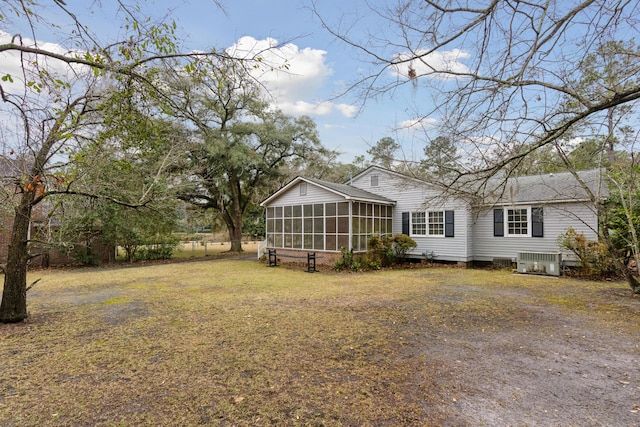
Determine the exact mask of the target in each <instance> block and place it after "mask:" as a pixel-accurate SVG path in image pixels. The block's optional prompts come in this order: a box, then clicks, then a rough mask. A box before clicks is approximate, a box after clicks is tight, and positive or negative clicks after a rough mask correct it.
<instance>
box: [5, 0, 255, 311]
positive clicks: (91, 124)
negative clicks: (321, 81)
mask: <svg viewBox="0 0 640 427" xmlns="http://www.w3.org/2000/svg"><path fill="white" fill-rule="evenodd" d="M99 6H100V2H91V3H87V4H84V5H82V6H77V7H84V8H89V9H93V11H96V12H99V11H97V10H96V9H97V8H99ZM115 7H116V9H117V12H118V15H117V18H118V19H121V22H122V27H121V32H120V33H118V39H115V40H111V41H109V42H104V41H102V40H101V38H100V37H98V36H97V35H96V34H93V33H92V32H91V30H90V29H89V27H88V26H87V25H85V23H83V22H80V21H79V20H78V18H77V14H76V13H74V11H73V10H72V8H71V6H67V5H66V3H65V2H64V1H62V0H56V1H55V4H54V5H50V4H49V5H46V10H47V11H48V12H52V11H53V12H54V13H55V14H56V16H55V22H52V19H51V18H49V17H47V16H45V15H44V13H43V11H44V10H45V6H43V5H42V4H40V3H39V2H37V1H33V0H27V1H25V0H7V1H4V2H2V4H0V23H1V24H2V27H3V28H7V29H13V28H16V29H19V31H21V32H22V33H19V34H14V35H12V36H10V39H9V40H8V41H6V42H5V41H4V39H5V38H6V37H7V33H4V32H2V31H0V37H2V39H3V41H2V42H1V43H0V58H1V59H0V77H1V81H0V101H1V103H0V108H1V110H0V119H1V120H2V134H0V137H1V138H2V148H3V152H2V154H3V156H4V157H5V159H4V162H5V163H7V164H9V165H10V166H9V169H10V170H11V176H10V177H7V176H4V177H3V178H4V182H3V183H7V180H9V181H8V185H9V190H6V199H7V200H9V201H10V202H11V206H12V209H11V217H12V219H13V221H12V230H11V238H10V244H9V249H8V256H7V263H6V267H4V272H5V274H4V288H3V296H2V304H1V305H0V322H19V321H21V320H23V319H25V318H26V317H27V303H26V293H27V289H28V287H27V284H26V271H27V264H28V262H29V260H30V259H31V257H32V255H33V254H32V253H31V252H30V248H31V246H32V244H33V240H34V239H33V236H32V235H31V234H30V233H31V231H30V224H31V219H32V214H33V211H34V208H36V206H38V205H40V204H41V202H43V201H44V200H45V199H47V198H50V197H51V196H52V195H59V194H66V195H77V196H84V197H101V198H103V199H105V200H108V199H110V200H111V201H112V202H116V203H119V204H121V205H122V206H130V207H138V206H142V205H146V204H147V203H149V201H150V200H152V198H153V196H154V191H155V187H154V185H153V183H154V181H153V180H152V181H151V184H152V185H148V186H141V187H140V188H139V190H140V192H139V194H138V197H137V198H131V199H129V200H117V199H116V198H114V197H113V196H110V195H109V193H108V192H106V191H90V192H87V191H83V189H81V188H78V186H77V184H78V180H77V179H76V178H77V176H75V175H74V173H75V172H76V171H77V170H76V171H74V168H73V165H74V162H76V161H77V160H79V159H81V157H78V156H82V152H83V147H86V145H87V144H92V143H95V142H96V139H95V138H94V136H95V135H96V132H97V130H98V129H100V128H101V127H104V126H109V122H108V117H111V118H113V117H116V116H118V114H120V113H122V114H127V112H130V111H132V110H133V109H135V108H131V107H132V106H133V104H137V103H144V102H146V101H147V100H148V99H150V98H163V99H166V100H169V97H167V94H166V92H164V89H165V88H164V87H163V85H162V82H159V81H157V80H155V79H154V78H153V77H152V76H154V73H152V71H153V69H156V68H162V67H170V68H181V67H189V65H190V64H191V63H192V62H194V61H197V60H198V59H199V58H202V57H212V56H215V57H218V58H225V59H228V58H229V55H228V54H227V53H226V52H225V51H217V50H211V51H209V52H202V51H201V52H192V51H187V52H181V50H180V46H179V41H178V40H179V37H178V34H177V33H176V25H175V23H173V22H171V21H170V20H168V19H164V20H160V21H157V22H153V21H150V20H149V19H147V17H146V16H145V14H144V12H143V11H142V10H141V6H140V4H136V5H135V6H132V7H129V6H128V5H127V4H126V3H124V2H123V1H120V0H119V1H117V3H115ZM62 28H65V29H69V30H68V32H66V33H65V32H64V31H62V30H61V29H62ZM51 34H58V35H59V36H62V38H63V40H61V42H64V44H65V45H67V46H72V48H70V49H69V48H63V47H62V45H52V44H47V43H45V42H44V41H43V40H42V39H41V38H40V37H50V35H51ZM251 61H252V59H251V58H243V59H238V60H237V63H238V64H243V63H246V62H251ZM8 64H15V67H13V68H5V67H7V65H8ZM106 87H113V88H115V93H116V94H120V95H118V96H115V94H114V93H113V92H109V91H106V90H105V88H106ZM107 99H109V100H112V101H113V100H119V101H121V102H117V103H114V102H112V103H106V102H105V101H106V100H107ZM106 105H109V107H108V108H107V107H105V106H106ZM120 119H121V120H122V119H123V118H122V117H120ZM125 120H126V118H125ZM164 166H166V165H163V167H164ZM5 170H6V168H5ZM63 171H64V172H63ZM94 190H95V188H94ZM3 198H5V196H4V195H3Z"/></svg>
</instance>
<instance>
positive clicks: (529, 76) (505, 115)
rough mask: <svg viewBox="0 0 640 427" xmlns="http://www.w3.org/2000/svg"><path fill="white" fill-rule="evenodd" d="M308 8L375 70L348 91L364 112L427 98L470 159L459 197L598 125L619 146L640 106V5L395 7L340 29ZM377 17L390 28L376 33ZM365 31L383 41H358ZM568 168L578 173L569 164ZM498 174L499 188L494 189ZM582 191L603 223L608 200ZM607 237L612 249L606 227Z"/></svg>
mask: <svg viewBox="0 0 640 427" xmlns="http://www.w3.org/2000/svg"><path fill="white" fill-rule="evenodd" d="M313 9H314V11H315V13H316V15H317V16H318V17H319V18H320V19H321V20H322V22H323V25H324V26H325V28H327V29H328V30H329V31H330V32H331V33H332V34H334V35H335V36H336V37H338V38H339V39H340V40H342V41H343V42H345V43H347V44H348V45H350V46H351V47H353V48H354V49H356V50H357V51H358V52H360V53H361V55H362V57H363V60H364V61H367V62H368V63H369V64H370V65H371V67H370V69H369V72H368V73H365V74H363V75H361V76H359V77H358V78H357V79H355V81H354V83H353V84H352V85H351V86H350V88H349V90H350V91H358V93H359V95H360V97H361V99H362V100H363V102H367V101H368V100H371V99H372V98H373V97H377V96H385V95H388V96H390V95H392V93H393V92H394V91H396V90H397V89H398V87H400V86H403V85H407V84H408V85H411V87H412V88H413V89H412V90H421V89H422V88H427V89H428V90H426V91H425V93H423V95H424V96H423V97H421V98H426V97H429V96H430V97H431V98H430V101H431V102H430V103H428V104H426V107H425V106H424V105H423V107H424V108H426V109H423V111H421V114H422V117H423V118H424V117H430V118H431V119H437V120H438V121H439V126H438V129H437V131H438V132H439V133H441V134H445V135H449V136H450V137H451V138H452V140H453V141H454V142H455V143H456V145H457V146H458V150H459V152H465V153H466V156H465V157H466V160H467V165H465V166H466V167H461V168H459V169H458V170H457V171H456V172H457V173H456V174H454V176H453V177H452V178H451V177H450V176H448V177H447V178H451V179H447V181H446V182H443V184H444V185H446V186H447V187H448V189H449V190H450V191H454V192H456V194H458V195H464V194H465V187H466V188H477V186H469V181H470V180H472V181H478V182H479V183H481V184H482V185H487V183H489V182H495V183H499V182H502V183H504V182H505V180H506V178H507V177H509V176H511V175H512V174H514V173H515V172H516V171H518V168H519V166H520V165H521V163H522V162H524V161H525V160H526V159H528V158H529V156H532V155H535V153H536V152H537V151H538V150H540V149H543V148H545V147H547V146H551V145H554V146H556V147H558V148H560V151H561V152H562V151H563V145H565V144H567V142H568V141H569V140H571V139H588V138H590V137H592V134H589V133H591V132H593V129H594V126H596V125H601V126H602V127H603V128H604V129H608V130H609V131H607V132H605V133H606V134H607V135H609V141H611V144H613V140H612V139H611V132H610V130H611V129H613V127H615V123H614V122H615V120H616V117H620V115H621V114H623V113H624V114H626V112H627V110H626V109H625V108H626V106H632V105H634V104H635V103H636V102H637V101H638V99H639V98H640V61H638V57H639V55H640V52H639V50H638V49H637V48H636V47H635V46H634V45H633V43H630V40H632V39H633V37H634V36H637V35H638V19H637V17H638V16H639V15H640V4H639V3H638V2H629V1H626V0H613V1H609V0H570V1H559V0H550V1H546V2H529V1H525V0H486V1H480V2H477V1H471V0H447V1H445V0H399V1H389V2H385V3H384V4H383V5H381V4H380V3H376V5H375V9H374V8H373V7H372V8H371V10H370V13H371V14H370V16H365V15H360V16H359V17H358V19H356V20H355V21H348V19H347V17H348V15H345V16H343V17H342V19H341V21H340V22H337V23H333V22H329V21H328V20H327V19H325V18H324V15H323V13H322V10H321V4H320V3H319V2H318V3H315V4H314V6H313ZM371 17H375V19H378V20H382V21H383V23H384V24H380V23H378V25H375V26H372V25H371V23H370V22H369V21H368V19H374V18H371ZM359 24H363V26H364V25H368V26H369V27H372V28H375V29H376V32H375V33H371V32H369V33H366V31H364V32H358V31H357V30H358V29H359V28H360V29H362V27H358V25H359ZM385 29H386V30H385ZM359 34H365V36H363V37H362V38H358V35H359ZM611 67H613V68H611ZM611 70H615V74H611V72H610V71H611ZM390 72H391V73H393V74H394V75H395V76H396V78H395V79H390V78H389V77H388V76H389V74H390ZM613 75H615V76H616V78H615V79H610V78H607V76H609V77H611V76H613ZM612 126H613V127H612ZM607 153H609V154H610V155H609V156H608V157H607V158H605V159H604V160H610V159H612V156H611V154H612V153H613V149H612V146H608V149H607ZM560 156H561V157H562V153H561V154H560ZM563 160H564V166H565V167H566V168H567V169H568V170H569V171H573V172H575V168H574V167H573V165H572V163H571V161H570V160H571V159H570V158H569V157H567V156H564V157H563ZM602 165H603V166H606V163H602ZM498 173H500V176H503V177H504V180H490V179H489V178H491V177H493V176H495V175H496V174H498ZM574 176H575V177H576V179H577V180H578V181H580V180H579V177H578V175H577V174H575V173H574ZM583 184H584V183H583ZM585 190H586V191H587V192H588V194H589V195H590V197H591V199H592V201H593V202H594V203H595V204H596V206H598V210H599V214H600V217H601V218H602V220H603V221H606V211H605V208H604V205H603V204H602V197H601V194H598V193H597V192H595V191H592V189H590V188H588V186H585ZM601 229H602V230H605V233H604V234H605V235H604V236H603V238H604V240H605V242H608V244H609V243H611V241H610V239H609V238H608V237H607V236H606V234H607V233H606V229H607V227H606V225H605V224H604V223H603V224H602V227H601ZM610 246H611V245H610ZM611 249H613V247H611ZM620 268H621V269H622V270H623V271H625V272H626V269H625V268H624V267H623V266H622V265H620ZM628 277H629V278H630V284H631V286H632V287H633V288H634V290H636V291H640V285H639V284H638V282H637V280H634V279H633V278H631V276H628Z"/></svg>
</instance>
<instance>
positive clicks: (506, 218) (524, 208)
mask: <svg viewBox="0 0 640 427" xmlns="http://www.w3.org/2000/svg"><path fill="white" fill-rule="evenodd" d="M513 210H519V211H526V212H527V233H526V234H510V233H509V211H513ZM531 226H532V224H531V206H511V207H505V208H504V235H505V237H531Z"/></svg>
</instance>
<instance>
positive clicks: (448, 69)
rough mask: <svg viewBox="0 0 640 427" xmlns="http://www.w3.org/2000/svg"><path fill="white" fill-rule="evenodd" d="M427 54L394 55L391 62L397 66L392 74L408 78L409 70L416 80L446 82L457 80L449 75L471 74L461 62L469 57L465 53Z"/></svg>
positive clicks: (440, 52)
mask: <svg viewBox="0 0 640 427" xmlns="http://www.w3.org/2000/svg"><path fill="white" fill-rule="evenodd" d="M427 52H428V51H427V50H426V49H417V50H416V51H415V52H411V53H409V52H402V53H398V54H396V55H394V56H393V61H394V62H395V63H396V64H397V65H396V66H395V67H393V68H392V69H393V73H394V74H395V75H397V76H402V77H404V78H409V69H412V70H414V71H415V75H416V77H417V78H420V77H421V76H425V77H430V78H437V79H443V80H447V79H455V78H457V76H455V75H453V74H450V73H463V74H467V73H470V72H471V70H470V69H469V67H468V66H467V65H466V64H464V63H463V62H462V60H464V59H468V58H470V57H471V55H470V54H469V52H467V51H464V50H460V49H453V50H447V51H435V52H431V53H427Z"/></svg>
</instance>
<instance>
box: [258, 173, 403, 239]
mask: <svg viewBox="0 0 640 427" xmlns="http://www.w3.org/2000/svg"><path fill="white" fill-rule="evenodd" d="M393 205H394V202H393V201H391V200H388V199H386V198H384V197H381V196H378V195H375V194H372V193H369V192H367V191H364V190H361V189H358V188H355V187H351V186H349V185H346V184H335V183H330V182H326V181H321V180H316V179H311V178H303V177H298V178H295V179H294V180H292V181H291V182H290V183H288V184H287V185H285V186H284V187H283V188H282V189H280V190H279V191H278V192H276V193H275V194H273V195H272V196H271V197H269V198H268V199H266V200H265V201H264V202H262V206H264V207H265V208H266V235H267V247H269V248H272V249H291V250H296V249H299V250H305V251H325V252H339V251H340V250H341V248H345V249H347V250H349V249H351V250H353V251H354V252H363V251H366V250H367V247H368V241H369V239H370V238H371V236H373V235H379V236H384V235H386V234H391V233H392V222H393Z"/></svg>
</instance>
